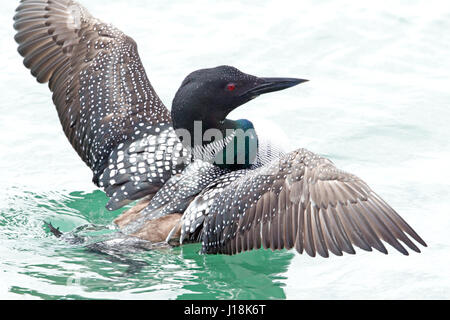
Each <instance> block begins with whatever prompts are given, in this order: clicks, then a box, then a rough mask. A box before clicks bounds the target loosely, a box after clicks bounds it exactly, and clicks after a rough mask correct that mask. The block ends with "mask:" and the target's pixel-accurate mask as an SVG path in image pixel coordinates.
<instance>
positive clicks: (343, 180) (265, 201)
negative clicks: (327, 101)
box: [201, 149, 426, 257]
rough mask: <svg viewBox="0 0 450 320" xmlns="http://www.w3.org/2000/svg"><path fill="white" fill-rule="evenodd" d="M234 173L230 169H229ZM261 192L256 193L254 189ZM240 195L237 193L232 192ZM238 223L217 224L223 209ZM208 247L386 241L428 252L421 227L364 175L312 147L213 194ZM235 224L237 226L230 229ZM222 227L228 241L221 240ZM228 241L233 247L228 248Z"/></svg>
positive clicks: (313, 247)
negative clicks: (345, 168)
mask: <svg viewBox="0 0 450 320" xmlns="http://www.w3.org/2000/svg"><path fill="white" fill-rule="evenodd" d="M225 176H226V175H225ZM252 193H253V194H259V196H258V198H257V199H256V200H255V199H253V198H251V197H249V194H252ZM230 199H232V201H231V200H230ZM217 215H220V216H223V217H224V219H227V220H229V221H230V223H231V226H233V225H234V226H236V227H235V228H237V227H239V232H238V233H237V234H235V233H234V232H233V231H232V230H233V228H228V229H221V228H215V226H217V224H215V221H216V220H215V218H214V217H215V216H217ZM204 230H208V231H209V232H202V234H201V237H202V243H203V246H202V251H203V252H204V253H219V252H220V253H222V252H225V251H227V250H226V248H227V247H228V243H230V242H231V243H232V245H231V248H232V250H231V251H228V252H231V254H235V253H239V252H240V251H246V250H251V249H258V248H260V247H261V246H260V245H259V244H262V247H263V248H271V249H272V250H279V249H283V248H287V249H290V248H294V247H295V249H296V250H297V251H298V252H299V253H303V251H305V252H306V253H307V254H308V255H310V256H312V257H314V256H316V255H320V256H322V257H328V256H329V253H330V252H331V253H333V254H334V255H338V256H340V255H342V254H343V253H344V252H345V253H349V254H354V253H355V250H354V248H353V246H357V247H359V248H361V249H363V250H366V251H372V249H377V250H378V251H380V252H382V253H387V249H386V247H385V245H384V244H383V242H385V243H387V244H390V245H391V246H392V247H394V248H395V249H397V250H398V251H400V252H401V253H403V254H408V251H407V250H406V249H405V248H404V247H403V246H402V244H400V242H399V241H401V242H403V243H404V244H405V245H406V246H408V247H409V248H410V249H411V250H414V251H417V252H420V250H419V248H418V247H417V246H416V245H415V244H414V242H412V240H411V239H410V238H409V237H408V235H409V236H410V237H411V238H412V239H414V240H416V241H417V242H418V243H420V244H422V245H424V246H426V244H425V242H424V241H423V240H422V239H421V238H420V237H419V236H418V235H417V233H416V232H415V231H414V230H413V229H412V228H411V227H410V226H409V225H408V224H407V223H406V222H405V221H404V220H403V219H402V218H401V217H400V216H399V215H398V213H396V212H395V211H394V209H392V208H391V207H390V206H389V205H388V204H387V203H386V202H385V201H383V200H382V199H381V198H380V197H379V196H378V195H376V194H375V193H374V192H373V191H372V190H371V189H370V188H369V187H368V186H367V184H366V183H364V182H363V181H362V180H361V179H359V178H358V177H356V176H354V175H352V174H349V173H346V172H344V171H341V170H339V169H337V168H336V167H335V166H334V164H333V163H332V162H331V161H329V160H327V159H325V158H322V157H319V156H317V155H315V154H313V153H312V152H309V151H307V150H305V149H299V150H297V151H294V152H291V153H290V154H287V155H285V156H283V157H282V158H280V159H278V160H275V161H273V162H272V163H271V164H269V165H266V166H263V167H261V168H258V169H255V170H252V171H250V172H248V173H247V174H245V175H242V176H240V178H239V179H237V180H236V181H234V182H233V183H231V184H229V185H228V186H227V187H225V188H224V189H223V190H222V191H221V193H220V194H218V195H217V197H215V198H214V199H213V201H211V204H210V206H209V209H208V215H206V216H205V218H204ZM230 231H231V232H230ZM216 233H219V234H220V233H221V235H220V237H221V239H222V241H215V239H216V238H215V237H216ZM223 248H225V250H224V249H223Z"/></svg>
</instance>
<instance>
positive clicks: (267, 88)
mask: <svg viewBox="0 0 450 320" xmlns="http://www.w3.org/2000/svg"><path fill="white" fill-rule="evenodd" d="M307 81H309V80H305V79H296V78H258V81H257V83H256V85H255V87H253V88H251V89H249V90H248V91H246V92H245V93H244V94H243V95H246V96H250V97H251V98H255V97H257V96H259V95H261V94H264V93H269V92H275V91H280V90H284V89H287V88H290V87H293V86H296V85H298V84H300V83H303V82H307Z"/></svg>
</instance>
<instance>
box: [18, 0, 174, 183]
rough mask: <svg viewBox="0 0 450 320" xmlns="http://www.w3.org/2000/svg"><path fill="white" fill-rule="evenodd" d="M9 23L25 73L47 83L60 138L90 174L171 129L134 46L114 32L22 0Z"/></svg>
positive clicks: (80, 12) (55, 4) (59, 6)
mask: <svg viewBox="0 0 450 320" xmlns="http://www.w3.org/2000/svg"><path fill="white" fill-rule="evenodd" d="M14 20H15V23H14V28H15V29H16V30H17V34H16V36H15V40H16V41H17V43H18V44H19V48H18V51H19V53H20V54H21V55H22V56H23V57H24V64H25V66H26V67H27V68H29V69H31V73H32V75H33V76H35V77H36V79H37V80H38V81H39V82H41V83H44V82H49V88H50V90H51V91H52V92H53V101H54V103H55V105H56V109H57V111H58V114H59V118H60V121H61V124H62V126H63V129H64V132H65V134H66V136H67V137H68V139H69V140H70V142H71V144H72V146H73V147H74V148H75V150H76V151H77V152H78V154H79V155H80V157H81V158H82V159H83V160H84V161H85V162H86V163H87V165H88V166H89V167H91V169H92V170H93V171H94V174H95V175H97V176H98V175H99V174H100V173H101V171H102V170H103V169H104V167H105V165H106V161H107V158H108V156H109V154H110V153H111V151H112V150H113V149H114V148H115V147H116V146H117V145H118V144H119V143H120V142H122V141H126V140H135V139H137V138H141V137H142V136H143V134H145V133H147V134H154V125H155V124H157V123H170V121H171V120H170V114H169V112H168V110H167V109H166V108H165V106H164V105H163V103H162V102H161V100H160V99H159V97H158V95H157V94H156V93H155V91H154V89H153V87H152V86H151V84H150V82H149V80H148V78H147V75H146V73H145V70H144V68H143V66H142V63H141V60H140V58H139V55H138V52H137V47H136V43H135V42H134V41H133V39H131V38H130V37H128V36H127V35H125V34H124V33H122V32H121V31H119V30H117V29H116V28H114V27H113V26H112V25H107V24H105V23H103V22H101V21H99V20H97V19H95V18H93V17H92V16H91V15H90V14H89V13H88V12H87V10H86V9H85V8H83V7H82V6H81V5H79V4H77V3H76V2H74V1H69V0H52V1H50V0H22V1H21V4H20V5H19V7H18V8H17V13H16V15H15V17H14Z"/></svg>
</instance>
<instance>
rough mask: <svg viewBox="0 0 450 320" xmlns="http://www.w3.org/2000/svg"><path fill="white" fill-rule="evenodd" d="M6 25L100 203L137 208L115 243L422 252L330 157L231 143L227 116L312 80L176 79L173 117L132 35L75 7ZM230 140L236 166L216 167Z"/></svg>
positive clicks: (49, 4) (27, 5) (236, 125)
mask: <svg viewBox="0 0 450 320" xmlns="http://www.w3.org/2000/svg"><path fill="white" fill-rule="evenodd" d="M14 20H15V23H14V28H15V29H16V30H17V34H16V35H15V40H16V42H17V43H18V44H19V47H18V52H19V53H20V54H21V55H22V56H23V57H24V65H25V66H26V67H27V68H29V69H31V74H32V75H33V76H34V77H36V79H37V81H38V82H40V83H47V82H48V85H49V88H50V90H51V91H52V93H53V102H54V104H55V106H56V109H57V112H58V115H59V119H60V121H61V124H62V127H63V130H64V132H65V134H66V136H67V138H68V139H69V141H70V143H71V144H72V146H73V148H74V149H75V150H76V152H77V153H78V155H79V156H80V157H81V159H82V160H83V161H84V162H85V163H86V165H87V166H89V167H90V168H91V170H92V172H93V182H94V183H95V184H96V185H97V186H98V187H100V188H103V189H104V191H105V193H106V194H107V195H108V196H109V197H110V200H109V202H108V203H107V205H106V207H107V208H108V209H109V210H117V209H119V208H121V207H123V206H125V205H127V204H130V203H131V202H133V201H136V200H139V201H138V202H137V203H136V204H135V205H134V206H133V207H131V208H130V209H129V210H127V211H125V212H124V213H123V214H122V215H121V216H119V217H118V218H117V219H116V220H115V221H114V222H115V223H116V224H117V225H118V227H119V228H120V233H121V234H122V236H121V239H128V240H129V239H138V240H139V243H140V245H143V243H144V244H145V243H147V242H148V243H158V242H163V241H166V242H168V243H170V244H173V245H178V244H183V243H186V242H191V241H196V242H201V245H202V249H201V252H202V253H205V254H236V253H239V252H243V251H248V250H253V249H260V248H270V249H272V250H279V249H292V248H294V249H295V250H296V251H297V252H299V253H303V252H306V253H307V254H308V255H310V256H312V257H314V256H316V255H317V254H318V255H320V256H322V257H328V256H329V253H333V254H334V255H338V256H341V255H343V253H348V254H354V253H355V252H356V251H355V249H354V246H356V247H359V248H361V249H363V250H366V251H372V249H376V250H378V251H380V252H383V253H387V249H386V247H385V245H384V244H383V242H385V243H387V244H389V245H391V246H392V247H394V248H395V249H397V250H398V251H399V252H401V253H403V254H405V255H407V254H408V251H407V250H406V248H405V245H406V246H407V247H408V248H409V249H411V250H413V251H416V252H420V249H419V248H418V247H417V246H416V244H415V243H414V242H413V241H412V240H415V241H417V242H418V243H420V244H421V245H423V246H426V243H425V242H424V241H423V240H422V239H421V238H420V236H419V235H418V234H417V233H416V232H415V231H414V230H413V229H412V228H411V227H410V226H409V225H408V224H407V223H406V222H405V221H404V220H403V219H402V218H401V217H400V216H399V215H398V213H397V212H396V211H395V210H394V209H393V208H391V207H390V206H389V205H388V204H387V203H386V202H385V201H384V200H382V199H381V198H380V197H379V196H378V195H377V194H376V193H375V192H374V191H373V190H372V189H371V188H370V187H369V186H368V185H367V184H366V183H365V182H364V181H363V180H361V179H360V178H358V177H357V176H355V175H353V174H350V173H347V172H345V171H342V170H339V169H338V168H336V166H335V165H334V164H333V163H332V162H331V161H330V160H328V159H326V158H323V157H321V156H319V155H316V154H314V153H312V152H310V151H308V150H306V149H298V150H295V151H292V152H282V151H280V152H278V150H277V149H276V146H275V147H273V146H272V147H269V148H268V149H267V148H266V147H264V145H263V140H262V139H261V138H260V133H261V132H259V131H258V133H256V131H254V132H253V133H250V134H248V135H246V139H244V142H245V143H244V147H243V149H242V148H241V149H239V148H238V147H239V146H238V145H237V144H236V141H237V136H236V132H237V131H238V130H242V131H243V132H244V133H247V132H248V131H251V130H254V129H255V128H254V126H253V123H252V122H251V121H249V120H246V119H240V120H236V121H234V120H230V119H228V118H227V116H228V114H229V113H230V112H231V111H232V110H234V109H235V108H237V107H239V106H241V105H243V104H245V103H246V102H248V101H250V100H252V99H254V98H256V97H258V96H260V95H262V94H265V93H269V92H274V91H279V90H283V89H287V88H290V87H293V86H295V85H297V84H300V83H303V82H306V81H307V80H303V79H294V78H260V77H256V76H252V75H249V74H246V73H243V72H241V71H240V70H238V69H236V68H234V67H230V66H219V67H216V68H210V69H202V70H198V71H195V72H193V73H191V74H190V75H188V76H187V77H186V79H185V80H184V81H183V82H182V84H181V87H180V88H179V89H178V91H177V93H176V94H175V97H174V99H173V103H172V109H171V112H169V111H168V109H167V108H166V107H165V106H164V104H163V102H162V101H161V100H160V99H159V97H158V95H157V94H156V92H155V90H154V89H153V87H152V85H151V84H150V82H149V80H148V77H147V75H146V72H145V70H144V67H143V65H142V63H141V60H140V58H139V55H138V51H137V45H136V43H135V42H134V40H133V39H132V38H130V37H129V36H127V35H125V34H124V33H123V32H121V31H119V30H118V29H116V28H115V27H114V26H112V25H109V24H105V23H103V22H101V21H100V20H98V19H96V18H94V17H93V16H91V15H90V14H89V12H88V11H87V10H86V9H85V8H84V7H82V6H81V5H79V4H78V3H76V2H75V1H72V0H22V1H21V3H20V5H19V6H18V8H17V10H16V15H15V17H14ZM196 123H200V124H201V128H200V134H201V136H204V135H206V134H207V133H208V132H209V131H210V130H212V129H216V133H217V132H219V133H220V134H222V138H217V139H213V138H211V140H208V141H206V142H205V141H203V140H202V141H200V142H199V141H195V139H194V136H195V134H196V132H195V130H196ZM180 130H184V132H185V133H188V135H187V136H186V137H187V138H186V137H184V136H183V137H180V135H179V132H180ZM230 130H231V131H230ZM230 132H231V133H230ZM251 142H256V153H255V154H253V155H251V152H250V150H249V148H248V145H250V144H251ZM253 144H254V145H255V143H253ZM230 145H232V148H231V160H232V161H231V163H228V162H225V163H223V162H222V163H221V161H220V160H223V159H225V158H226V156H225V153H226V152H225V149H226V148H227V147H228V146H230ZM264 148H266V149H264ZM238 149H239V150H238ZM241 156H242V157H243V158H244V159H245V161H243V162H240V163H236V161H235V160H236V159H237V158H239V157H241ZM52 228H53V227H52ZM54 230H56V229H54ZM58 232H59V231H58ZM58 235H59V236H60V235H61V233H58ZM119 244H120V242H119Z"/></svg>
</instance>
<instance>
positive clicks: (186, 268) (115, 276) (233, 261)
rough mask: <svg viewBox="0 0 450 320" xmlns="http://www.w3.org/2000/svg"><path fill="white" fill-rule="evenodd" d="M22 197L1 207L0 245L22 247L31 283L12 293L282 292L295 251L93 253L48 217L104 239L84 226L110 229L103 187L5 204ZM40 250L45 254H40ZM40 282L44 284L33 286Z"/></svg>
mask: <svg viewBox="0 0 450 320" xmlns="http://www.w3.org/2000/svg"><path fill="white" fill-rule="evenodd" d="M17 198H20V203H21V206H20V208H14V209H12V208H10V209H9V210H6V212H5V211H3V210H2V214H1V219H2V220H1V223H0V234H1V238H2V243H3V242H4V241H5V242H4V243H5V244H6V246H4V247H3V249H2V250H3V251H5V250H6V251H9V250H15V251H20V252H21V255H22V259H20V261H21V263H20V271H19V274H20V275H21V276H23V277H25V278H26V279H33V281H31V285H30V286H29V287H23V286H19V285H12V286H11V288H10V292H11V293H16V294H26V295H31V296H36V297H41V298H64V299H79V298H83V297H85V298H87V297H103V298H115V297H116V296H115V293H117V292H121V295H123V294H125V295H124V297H129V298H139V297H140V296H143V297H145V298H161V297H164V298H172V299H175V298H178V299H216V298H219V299H228V298H233V299H265V298H275V299H283V298H285V294H284V291H283V286H284V282H283V281H284V280H285V277H284V276H283V273H285V272H286V271H287V268H288V266H289V263H290V260H291V259H292V257H293V253H290V252H285V251H283V252H277V253H272V252H269V251H263V250H260V251H255V252H248V253H244V254H241V255H237V256H234V257H230V256H220V255H217V256H204V255H200V254H199V253H198V252H199V250H200V245H199V244H190V245H186V246H183V247H181V248H173V249H169V248H167V249H158V250H153V251H142V252H137V253H132V254H127V253H124V252H118V253H117V254H109V255H107V254H104V253H96V252H92V251H90V250H87V249H86V248H85V247H84V246H83V245H82V244H79V245H76V244H69V243H67V242H65V241H63V240H60V239H57V238H54V237H53V235H52V234H50V232H49V231H48V230H46V228H45V227H44V223H43V221H44V220H45V221H50V222H51V223H52V224H53V225H55V226H57V227H59V228H60V229H61V230H62V231H65V232H67V231H71V230H74V229H75V230H77V231H76V233H77V234H78V236H81V235H83V236H87V237H89V242H93V241H94V240H95V239H96V238H99V239H100V238H101V236H102V235H103V234H102V233H101V232H100V233H99V232H92V231H89V230H87V229H84V228H80V226H85V225H87V224H95V225H96V226H97V227H98V229H101V227H102V225H104V227H105V228H106V229H107V230H110V229H111V228H110V227H111V224H110V221H111V219H112V217H111V213H110V212H108V211H107V210H106V209H105V208H104V204H105V202H106V200H107V198H106V196H105V195H104V193H103V192H100V191H94V192H92V193H84V192H71V193H69V194H61V193H58V192H48V193H44V194H36V193H33V192H29V191H26V192H23V194H22V195H21V196H20V197H14V198H12V199H9V201H6V202H5V203H6V204H9V205H11V206H12V205H13V204H14V203H16V202H17ZM19 212H20V213H19ZM77 227H78V228H77ZM14 239H21V240H22V241H21V242H20V245H18V244H17V242H14V243H13V242H11V240H14ZM8 244H13V245H12V246H11V247H9V246H8ZM38 255H42V256H43V257H44V258H43V259H38V258H37V257H36V256H38ZM6 257H7V260H6V261H3V263H4V264H9V265H11V266H14V265H16V264H17V262H18V261H16V260H15V259H16V258H17V257H16V256H9V259H10V260H9V261H8V256H6ZM23 257H27V258H25V259H23ZM42 260H43V261H42ZM37 280H41V281H44V282H45V284H46V285H45V286H44V287H40V286H38V287H36V288H34V286H33V282H35V281H37ZM72 292H74V293H72Z"/></svg>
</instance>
